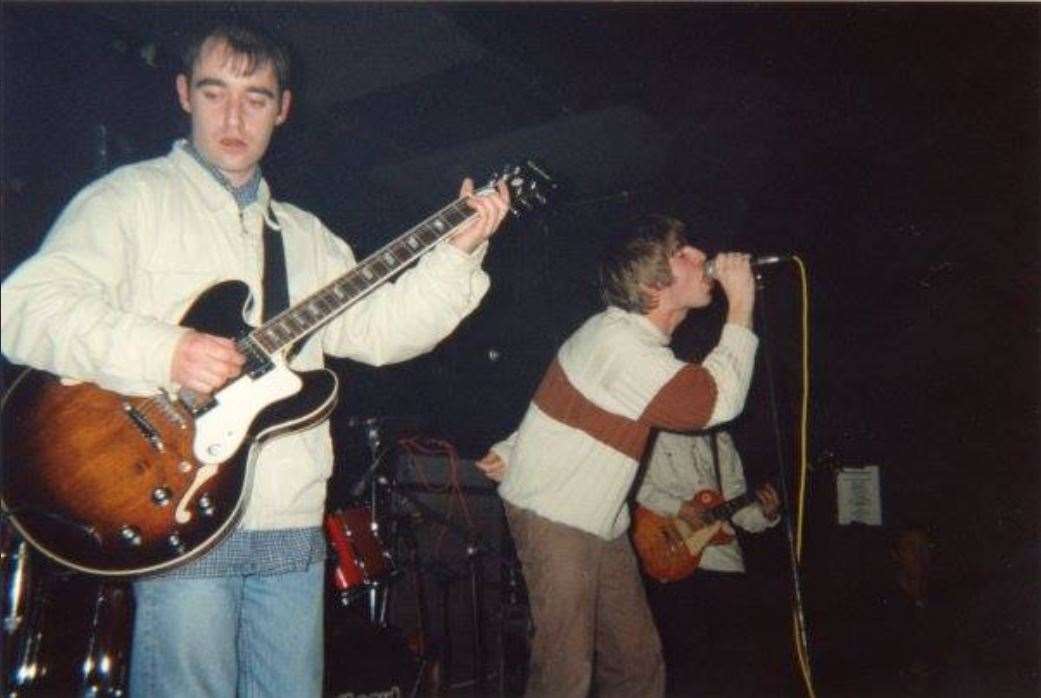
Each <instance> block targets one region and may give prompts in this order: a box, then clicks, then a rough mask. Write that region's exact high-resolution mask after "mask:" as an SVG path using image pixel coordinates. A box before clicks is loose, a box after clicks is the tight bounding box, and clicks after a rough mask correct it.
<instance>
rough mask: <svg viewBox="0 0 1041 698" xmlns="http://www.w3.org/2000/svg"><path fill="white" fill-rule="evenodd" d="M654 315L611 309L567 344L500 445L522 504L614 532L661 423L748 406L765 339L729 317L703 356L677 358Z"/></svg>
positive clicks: (727, 416)
mask: <svg viewBox="0 0 1041 698" xmlns="http://www.w3.org/2000/svg"><path fill="white" fill-rule="evenodd" d="M668 343H669V337H668V336H667V335H666V334H665V333H663V332H662V331H661V330H659V329H658V328H657V327H656V326H655V325H654V324H652V323H651V321H650V320H648V319H647V317H646V316H644V315H641V314H638V313H629V312H626V311H624V310H621V309H619V308H614V307H611V308H608V309H607V310H605V311H604V312H602V313H599V314H597V315H594V316H593V317H591V318H590V319H589V320H587V321H586V322H585V324H583V325H582V327H580V328H579V329H578V331H577V332H575V333H574V334H573V335H572V336H571V337H570V338H569V339H568V340H567V341H566V342H564V345H563V346H562V347H561V348H560V351H559V352H558V353H557V356H556V358H555V359H554V361H553V363H552V364H551V365H550V367H549V369H548V370H547V371H546V375H545V376H544V377H543V379H542V383H541V384H540V385H539V388H538V390H537V391H536V392H535V397H534V398H533V399H532V402H531V404H530V405H529V407H528V411H527V413H526V414H525V416H524V419H523V420H522V421H521V425H520V427H519V428H518V429H517V431H516V432H514V433H513V434H512V435H511V436H510V437H509V438H507V439H506V440H505V441H502V442H500V443H498V444H496V445H495V446H494V447H493V449H492V450H494V451H495V452H496V453H497V454H498V455H499V456H500V457H501V458H502V459H503V460H504V461H505V462H506V463H507V465H508V468H507V471H506V476H505V478H504V479H503V482H502V484H501V485H500V486H499V494H500V495H501V496H502V497H503V499H505V500H506V501H508V502H510V503H511V504H513V505H514V506H517V507H521V508H523V509H528V510H530V511H533V512H535V513H536V514H538V515H539V516H543V517H545V518H547V519H550V520H552V521H556V522H558V523H562V524H566V525H568V526H572V527H574V528H578V529H580V530H582V531H586V532H588V533H592V534H594V535H597V536H600V537H601V538H604V539H607V540H611V539H614V538H617V537H618V536H620V535H622V534H623V533H625V532H626V530H627V529H628V527H629V512H628V509H627V507H626V506H625V498H626V495H627V494H628V492H629V489H630V487H631V486H632V482H633V477H634V476H635V475H636V470H637V467H638V464H639V459H640V457H641V455H642V454H643V450H644V447H645V446H646V443H647V438H648V436H649V434H650V431H651V429H653V428H665V429H671V430H674V431H690V430H694V429H702V428H705V427H708V426H712V425H714V424H719V423H721V422H726V421H729V420H731V419H733V418H734V417H736V416H737V415H738V414H740V413H741V410H742V409H743V408H744V403H745V396H746V395H747V394H748V386H749V383H750V382H751V378H752V368H753V365H754V362H755V352H756V347H757V346H758V343H759V340H758V339H757V337H756V336H755V334H753V333H752V332H751V331H749V330H747V329H745V328H743V327H740V326H738V325H730V324H728V325H725V326H724V327H723V332H722V335H721V337H720V340H719V344H717V345H716V347H715V348H714V349H713V350H712V351H711V352H710V353H709V354H708V356H706V357H705V360H704V361H703V362H702V363H701V364H692V363H686V362H683V361H680V360H679V359H677V358H676V357H675V356H674V355H673V353H672V350H671V349H669V347H668Z"/></svg>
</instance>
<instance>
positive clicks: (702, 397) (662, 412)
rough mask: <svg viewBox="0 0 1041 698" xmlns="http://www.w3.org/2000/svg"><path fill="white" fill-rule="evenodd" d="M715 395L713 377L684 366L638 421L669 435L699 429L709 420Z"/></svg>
mask: <svg viewBox="0 0 1041 698" xmlns="http://www.w3.org/2000/svg"><path fill="white" fill-rule="evenodd" d="M716 395H717V388H716V381H715V379H714V378H713V377H712V374H711V373H709V372H708V371H707V370H705V369H704V368H702V367H701V366H698V365H697V364H687V365H686V366H684V367H683V368H681V369H680V370H679V371H677V372H676V375H675V376H673V377H672V378H671V379H670V380H669V382H668V383H666V384H665V385H663V386H662V388H661V390H659V391H658V394H657V395H655V396H654V397H653V398H652V399H651V401H650V403H648V405H647V408H646V409H645V410H644V411H643V414H642V415H641V416H640V421H641V422H647V423H648V424H650V425H651V426H654V427H659V428H661V429H669V430H672V431H689V430H691V429H700V428H701V427H703V426H705V425H706V424H708V420H709V418H710V417H711V416H712V408H713V407H714V406H715V404H716Z"/></svg>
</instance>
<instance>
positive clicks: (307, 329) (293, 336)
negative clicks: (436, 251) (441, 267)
mask: <svg viewBox="0 0 1041 698" xmlns="http://www.w3.org/2000/svg"><path fill="white" fill-rule="evenodd" d="M482 191H483V190H482ZM477 193H478V194H480V193H481V192H477ZM474 215H475V213H474V211H473V209H471V208H470V206H469V205H468V204H467V203H466V200H465V199H457V200H456V201H453V202H452V203H450V204H448V205H447V206H445V207H444V208H442V209H441V210H440V211H438V212H437V213H435V214H433V215H432V216H430V217H429V218H427V219H426V220H425V221H423V222H422V223H420V224H419V225H417V226H415V227H414V228H412V229H411V230H409V231H408V232H406V233H405V234H403V235H401V236H400V237H399V238H397V239H396V240H393V241H391V242H390V243H388V244H386V245H384V246H383V247H382V248H380V249H379V250H377V251H376V252H374V253H373V254H371V255H369V256H368V257H366V258H365V259H364V260H363V261H362V262H360V263H359V264H358V265H357V266H355V267H353V268H352V269H351V270H350V271H348V272H347V273H346V274H344V275H343V276H340V277H339V278H337V279H336V280H334V281H333V282H331V283H329V284H328V285H326V286H324V287H322V288H320V289H319V290H317V291H315V292H314V293H312V294H311V295H310V296H308V297H307V298H305V299H304V300H302V301H301V302H299V303H297V304H296V305H294V306H292V307H290V308H288V309H286V310H284V311H282V312H281V313H279V314H278V315H276V316H275V317H274V318H272V319H271V320H269V321H267V322H266V323H264V324H263V325H261V326H260V327H258V328H257V329H255V330H253V331H252V332H250V334H249V335H248V338H247V339H248V340H251V341H252V342H253V343H254V344H255V345H256V346H259V347H261V348H262V349H263V350H264V351H265V352H266V353H267V354H268V355H269V356H270V355H273V354H275V353H277V352H279V351H281V350H282V349H284V348H286V347H290V346H292V345H293V344H295V343H296V342H298V341H299V340H301V339H303V338H305V337H307V336H309V335H310V334H312V333H313V332H315V331H316V330H318V329H319V328H321V327H322V326H323V325H325V324H326V323H328V322H329V321H330V320H332V319H333V318H335V317H336V316H337V315H339V314H340V313H342V312H343V311H344V310H346V309H347V308H348V307H350V306H351V305H352V304H354V303H356V302H357V301H359V300H361V299H362V298H364V297H365V296H366V295H367V294H369V293H370V292H372V291H373V290H375V289H376V288H377V287H379V286H380V285H381V284H382V283H384V282H385V281H386V280H387V279H389V278H390V277H391V276H393V275H394V274H396V273H397V272H399V271H401V270H402V269H403V268H405V267H406V266H408V265H409V264H411V263H412V262H413V261H415V260H416V259H418V258H419V257H421V256H422V255H424V254H425V253H427V252H428V251H430V250H431V249H432V248H433V247H434V246H435V245H437V243H439V242H440V241H441V240H442V239H444V237H445V236H447V235H448V234H449V233H450V232H452V230H454V229H455V228H456V227H458V226H459V225H460V224H461V223H463V222H465V221H466V220H468V219H469V218H471V217H472V216H474Z"/></svg>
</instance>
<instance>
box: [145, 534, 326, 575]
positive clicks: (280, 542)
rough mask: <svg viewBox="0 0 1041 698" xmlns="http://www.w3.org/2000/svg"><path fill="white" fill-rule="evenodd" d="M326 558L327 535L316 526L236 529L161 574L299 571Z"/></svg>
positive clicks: (280, 572)
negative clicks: (211, 546)
mask: <svg viewBox="0 0 1041 698" xmlns="http://www.w3.org/2000/svg"><path fill="white" fill-rule="evenodd" d="M325 557H326V546H325V534H324V533H323V532H322V529H321V528H320V527H318V526H315V527H313V528H286V529H281V530H274V531H247V530H243V529H235V530H234V531H232V532H231V534H230V535H229V536H228V537H227V538H225V539H224V540H222V541H221V542H220V543H218V544H217V546H216V547H215V548H213V549H212V550H210V551H209V552H207V553H206V554H205V555H203V556H202V557H199V558H197V559H195V560H192V561H191V562H189V563H188V564H186V565H181V566H180V567H175V568H174V569H173V570H170V571H169V572H162V573H160V574H158V575H156V576H161V577H232V576H237V575H249V574H261V575H263V574H282V573H285V572H300V571H302V570H304V569H305V568H307V567H309V566H310V565H312V564H313V563H315V562H321V561H323V560H325Z"/></svg>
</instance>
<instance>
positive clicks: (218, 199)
mask: <svg viewBox="0 0 1041 698" xmlns="http://www.w3.org/2000/svg"><path fill="white" fill-rule="evenodd" d="M186 145H187V141H186V140H185V139H183V138H181V139H178V140H176V141H174V144H173V148H172V149H171V150H170V159H171V160H172V161H173V163H174V166H175V167H176V168H177V169H178V171H180V172H181V173H182V174H183V175H184V176H185V178H186V179H187V180H188V181H189V182H190V183H191V185H192V186H193V187H195V189H196V190H197V191H198V192H199V195H200V196H201V197H202V200H203V202H204V203H205V205H206V207H207V208H208V209H209V210H210V211H211V212H217V211H220V210H222V209H224V208H231V209H233V210H235V211H236V212H237V211H238V204H237V203H236V202H235V197H234V196H232V194H231V192H230V191H228V190H227V189H226V188H225V187H224V186H223V185H222V184H221V183H220V182H218V181H217V179H216V178H215V177H214V176H213V174H212V173H211V172H209V171H208V170H207V169H206V168H205V167H204V166H203V165H202V163H200V162H199V161H198V160H196V159H195V157H194V156H193V155H192V154H191V153H189V152H188V151H187V150H186V148H185V146H186ZM270 200H271V190H270V189H269V188H268V184H267V180H265V179H261V180H260V188H259V189H258V190H257V199H256V201H254V202H253V203H251V204H249V205H248V206H247V207H246V209H245V210H247V211H248V210H250V209H252V208H253V207H255V206H259V207H260V208H261V210H262V211H266V210H267V208H268V204H269V203H270Z"/></svg>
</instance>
